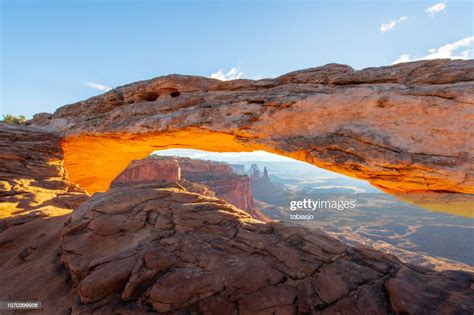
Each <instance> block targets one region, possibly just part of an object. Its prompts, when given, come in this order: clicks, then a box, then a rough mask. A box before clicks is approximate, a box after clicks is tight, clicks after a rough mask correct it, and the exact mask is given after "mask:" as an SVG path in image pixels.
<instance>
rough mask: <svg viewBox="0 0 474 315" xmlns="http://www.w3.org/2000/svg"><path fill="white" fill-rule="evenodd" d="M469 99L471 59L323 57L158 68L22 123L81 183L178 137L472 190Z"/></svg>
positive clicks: (98, 184) (112, 172) (175, 144)
mask: <svg viewBox="0 0 474 315" xmlns="http://www.w3.org/2000/svg"><path fill="white" fill-rule="evenodd" d="M473 104H474V61H473V60H430V61H417V62H411V63H403V64H397V65H393V66H388V67H380V68H368V69H363V70H354V69H352V68H351V67H348V66H345V65H337V64H329V65H326V66H323V67H318V68H311V69H306V70H301V71H296V72H292V73H288V74H286V75H283V76H280V77H277V78H275V79H262V80H256V81H252V80H234V81H227V82H222V81H218V80H214V79H208V78H202V77H194V76H183V75H169V76H164V77H158V78H155V79H151V80H147V81H141V82H137V83H132V84H129V85H125V86H122V87H117V88H115V89H113V90H112V91H110V92H107V93H105V94H103V95H99V96H97V97H93V98H90V99H88V100H85V101H81V102H78V103H75V104H71V105H67V106H63V107H61V108H59V109H58V110H57V111H56V112H55V113H54V114H40V115H36V116H35V118H34V119H33V120H32V121H31V122H30V124H31V125H33V126H37V127H41V128H44V129H46V130H49V131H55V132H57V133H58V134H59V135H60V137H61V138H62V140H61V146H62V149H63V151H64V165H65V168H66V169H67V171H68V173H69V176H70V179H71V180H72V181H73V182H76V183H78V184H80V185H81V186H82V187H84V188H86V189H87V190H88V191H89V192H94V191H105V190H106V189H107V188H108V186H109V185H110V182H111V181H112V179H113V178H115V177H116V176H117V175H118V174H119V173H120V172H121V171H123V170H124V169H125V167H126V166H127V165H128V163H129V162H130V161H131V160H133V159H141V158H144V157H145V156H147V155H148V154H150V153H151V152H153V151H155V150H159V149H165V148H179V147H184V148H195V149H203V150H209V151H252V150H257V149H260V150H266V151H268V152H274V153H278V154H281V155H285V156H289V157H293V158H296V159H299V160H303V161H307V162H309V163H312V164H314V165H316V166H319V167H322V168H326V169H329V170H333V171H336V172H339V173H342V174H346V175H349V176H353V177H357V178H360V179H364V180H367V181H369V182H370V183H372V184H373V185H375V186H377V187H379V188H382V189H384V190H386V191H390V192H393V193H404V192H460V193H469V194H472V193H473V192H474V170H473V155H474V144H473V142H472V141H470V139H472V136H473V125H472V121H474V117H473V116H474V114H473V109H472V108H473ZM97 160H100V161H101V163H97Z"/></svg>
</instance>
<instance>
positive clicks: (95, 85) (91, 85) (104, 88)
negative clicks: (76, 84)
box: [84, 81, 112, 92]
mask: <svg viewBox="0 0 474 315" xmlns="http://www.w3.org/2000/svg"><path fill="white" fill-rule="evenodd" d="M84 85H85V86H87V87H89V88H91V89H94V90H99V91H104V92H107V91H110V90H112V88H111V87H110V86H107V85H103V84H99V83H95V82H90V81H87V82H84Z"/></svg>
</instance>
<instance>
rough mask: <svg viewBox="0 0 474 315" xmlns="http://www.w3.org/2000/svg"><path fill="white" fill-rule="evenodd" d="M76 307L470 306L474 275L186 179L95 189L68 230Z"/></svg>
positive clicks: (100, 310) (66, 256)
mask: <svg viewBox="0 0 474 315" xmlns="http://www.w3.org/2000/svg"><path fill="white" fill-rule="evenodd" d="M61 248H62V253H61V256H60V259H61V262H62V263H63V264H64V266H65V268H66V270H68V273H69V275H70V276H71V278H72V280H73V281H72V283H73V285H74V287H75V288H77V293H76V301H77V302H76V303H74V304H73V309H72V311H73V313H75V312H77V313H94V314H95V313H97V314H108V313H115V314H117V313H120V314H122V313H127V312H129V313H132V312H137V313H145V312H152V311H155V312H162V313H169V314H183V312H191V313H196V314H296V313H298V314H309V313H322V314H335V313H338V312H339V313H342V314H391V313H398V314H404V313H406V314H434V313H439V314H447V313H452V314H455V313H457V314H469V312H472V310H474V303H473V301H474V294H473V290H472V284H473V281H474V278H473V275H472V274H470V273H466V272H459V271H444V272H434V271H429V270H424V269H417V268H414V267H411V266H408V265H406V264H403V263H402V262H400V261H399V260H398V259H396V258H395V257H393V256H390V255H386V254H381V253H379V252H377V251H374V250H371V249H369V248H365V247H351V246H348V245H346V244H344V243H342V242H340V241H338V240H335V239H333V238H331V237H329V236H327V235H325V234H324V233H322V232H319V231H314V230H308V229H306V228H303V227H301V226H296V225H288V224H284V223H281V222H271V223H263V222H260V221H256V220H254V219H252V218H251V217H250V216H249V215H248V214H247V213H245V212H243V211H241V210H239V209H237V208H235V207H234V206H232V205H230V204H228V203H226V202H225V201H222V200H219V199H216V198H213V197H208V196H203V195H200V194H196V193H191V192H189V191H187V190H186V189H184V188H183V187H182V186H181V185H180V184H179V183H168V184H164V183H162V184H159V185H158V184H137V185H133V186H120V187H113V188H112V189H110V190H109V191H108V192H106V193H103V194H102V193H98V194H95V195H94V196H93V197H92V198H91V199H90V200H89V201H87V202H86V203H84V204H83V205H82V206H81V207H80V208H79V209H78V210H76V211H75V212H74V213H73V214H72V215H71V216H70V219H69V221H68V222H67V224H66V226H65V227H64V229H63V231H62V237H61Z"/></svg>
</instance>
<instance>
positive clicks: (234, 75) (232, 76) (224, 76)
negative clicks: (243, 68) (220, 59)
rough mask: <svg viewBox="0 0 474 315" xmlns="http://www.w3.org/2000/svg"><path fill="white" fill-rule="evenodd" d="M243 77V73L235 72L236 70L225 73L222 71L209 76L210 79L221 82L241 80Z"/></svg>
mask: <svg viewBox="0 0 474 315" xmlns="http://www.w3.org/2000/svg"><path fill="white" fill-rule="evenodd" d="M243 75H244V73H243V72H240V71H238V70H237V68H232V69H230V70H229V72H227V73H225V72H224V70H223V69H220V70H219V71H217V72H215V73H213V74H211V78H212V79H217V80H221V81H228V80H236V79H240V78H242V76H243Z"/></svg>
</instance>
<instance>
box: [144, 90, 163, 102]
mask: <svg viewBox="0 0 474 315" xmlns="http://www.w3.org/2000/svg"><path fill="white" fill-rule="evenodd" d="M159 96H160V94H158V93H154V92H149V93H147V94H145V97H144V99H145V101H148V102H153V101H156V100H157V99H158V97H159Z"/></svg>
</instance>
